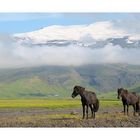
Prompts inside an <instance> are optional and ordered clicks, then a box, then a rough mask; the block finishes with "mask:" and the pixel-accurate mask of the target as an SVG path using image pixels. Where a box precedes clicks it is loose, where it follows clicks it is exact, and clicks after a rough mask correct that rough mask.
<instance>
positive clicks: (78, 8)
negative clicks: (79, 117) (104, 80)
mask: <svg viewBox="0 0 140 140" xmlns="http://www.w3.org/2000/svg"><path fill="white" fill-rule="evenodd" d="M0 12H60V13H61V12H119V13H120V12H130V13H132V12H140V0H1V1H0ZM0 137H1V139H4V140H19V139H20V140H28V139H29V140H42V139H43V140H44V139H45V140H47V139H48V140H49V139H50V140H53V139H55V140H58V139H61V140H75V139H76V140H89V139H96V140H100V139H101V140H104V139H107V140H112V139H113V140H115V139H116V140H120V139H127V140H132V139H137V138H138V137H139V129H136V128H133V129H115V128H113V129H112V128H104V129H102V128H99V129H89V128H86V129H80V128H76V129H70V128H69V129H66V128H61V129H46V128H45V129H36V128H28V129H27V128H24V129H19V128H16V129H15V128H8V129H0Z"/></svg>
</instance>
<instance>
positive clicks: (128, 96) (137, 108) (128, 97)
mask: <svg viewBox="0 0 140 140" xmlns="http://www.w3.org/2000/svg"><path fill="white" fill-rule="evenodd" d="M120 96H121V97H122V102H123V107H124V114H125V106H127V115H129V114H128V111H129V105H132V106H133V109H134V116H135V113H136V112H138V114H139V115H140V105H139V99H140V98H139V96H138V95H136V93H135V92H128V91H127V90H126V89H123V88H120V89H118V99H120Z"/></svg>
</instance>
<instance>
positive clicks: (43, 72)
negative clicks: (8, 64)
mask: <svg viewBox="0 0 140 140" xmlns="http://www.w3.org/2000/svg"><path fill="white" fill-rule="evenodd" d="M75 85H81V86H84V87H86V88H87V89H88V90H93V91H96V92H97V93H98V94H99V96H100V97H102V98H105V97H104V96H105V95H106V97H108V98H109V97H111V98H116V94H117V93H116V91H117V88H119V87H124V88H128V89H129V90H133V91H136V92H140V86H139V85H140V66H133V65H86V66H81V67H58V66H44V67H34V68H24V69H1V70H0V98H50V97H51V98H68V97H69V98H70V96H71V93H72V90H73V87H74V86H75Z"/></svg>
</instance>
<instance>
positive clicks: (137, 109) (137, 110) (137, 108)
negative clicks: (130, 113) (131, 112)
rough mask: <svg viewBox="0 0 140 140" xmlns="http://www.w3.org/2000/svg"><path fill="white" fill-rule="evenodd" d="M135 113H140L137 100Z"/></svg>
mask: <svg viewBox="0 0 140 140" xmlns="http://www.w3.org/2000/svg"><path fill="white" fill-rule="evenodd" d="M136 112H140V104H139V99H138V102H137V103H136Z"/></svg>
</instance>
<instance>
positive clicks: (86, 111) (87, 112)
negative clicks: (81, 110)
mask: <svg viewBox="0 0 140 140" xmlns="http://www.w3.org/2000/svg"><path fill="white" fill-rule="evenodd" d="M86 114H87V116H86V119H88V105H87V108H86Z"/></svg>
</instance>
